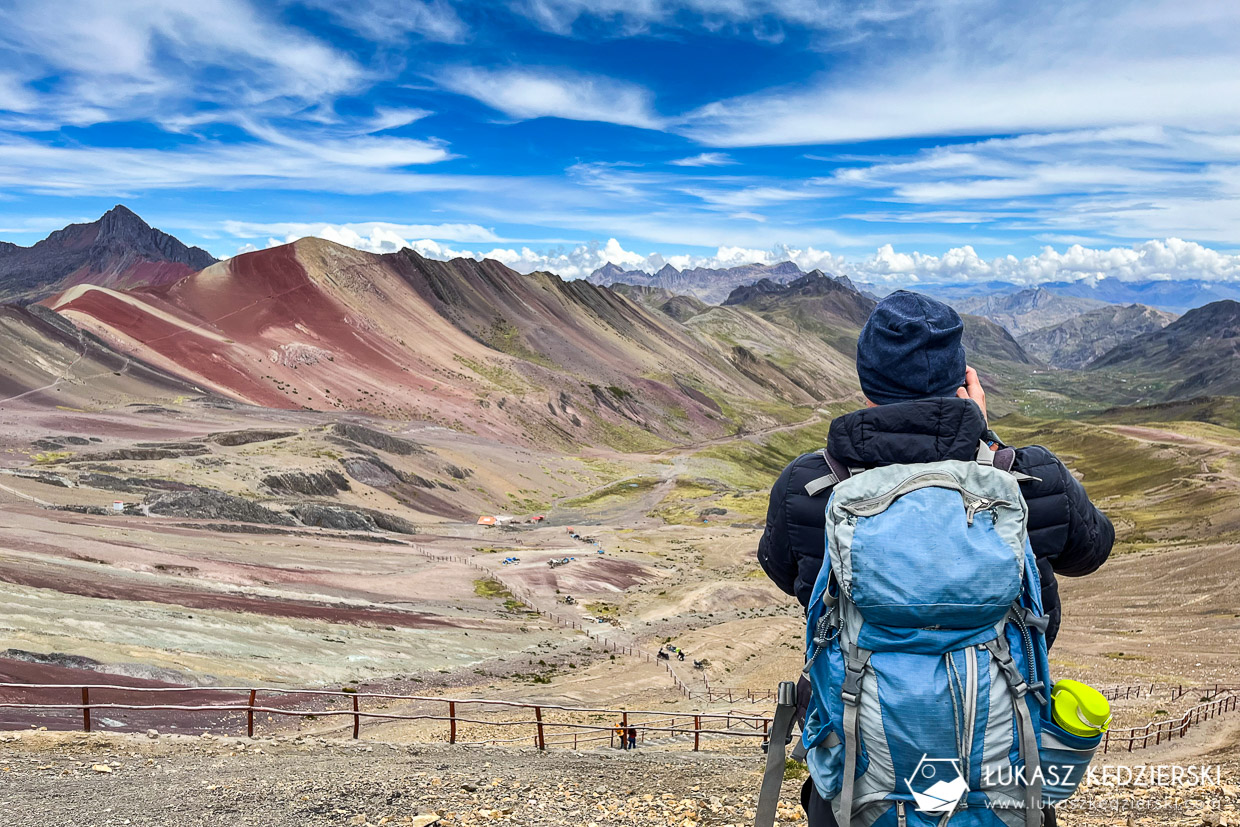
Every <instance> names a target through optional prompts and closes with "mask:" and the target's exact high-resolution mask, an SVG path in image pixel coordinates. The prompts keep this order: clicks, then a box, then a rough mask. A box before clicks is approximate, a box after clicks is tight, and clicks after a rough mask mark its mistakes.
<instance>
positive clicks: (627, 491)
mask: <svg viewBox="0 0 1240 827" xmlns="http://www.w3.org/2000/svg"><path fill="white" fill-rule="evenodd" d="M658 482H659V481H658V479H656V478H655V477H636V478H632V479H627V480H617V481H615V482H613V483H612V484H611V485H607V486H604V487H602V488H598V489H596V490H594V491H591V492H590V493H588V494H583V495H581V496H580V497H574V498H573V499H571V500H565V501H564V502H563V503H561V505H563V506H565V507H567V508H587V507H590V506H603V505H614V504H616V503H621V502H624V501H626V500H629V499H631V498H633V497H636V496H639V495H641V494H644V493H646V492H647V491H649V490H651V489H652V488H654V487H655V486H656V485H658Z"/></svg>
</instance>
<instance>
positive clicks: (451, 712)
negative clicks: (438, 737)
mask: <svg viewBox="0 0 1240 827" xmlns="http://www.w3.org/2000/svg"><path fill="white" fill-rule="evenodd" d="M448 743H449V744H455V743H456V701H448Z"/></svg>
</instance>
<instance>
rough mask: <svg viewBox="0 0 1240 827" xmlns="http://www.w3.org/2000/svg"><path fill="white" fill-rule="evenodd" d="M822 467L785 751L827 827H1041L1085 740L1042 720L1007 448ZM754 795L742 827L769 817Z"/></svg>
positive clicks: (1025, 551)
mask: <svg viewBox="0 0 1240 827" xmlns="http://www.w3.org/2000/svg"><path fill="white" fill-rule="evenodd" d="M824 458H825V459H826V460H827V463H828V465H829V466H830V467H831V469H832V473H831V475H830V476H829V477H825V478H823V479H821V480H816V481H815V482H813V483H810V486H807V489H812V488H817V489H818V491H821V490H826V489H828V488H829V489H831V496H830V499H829V500H828V502H827V506H826V516H827V520H826V555H825V559H824V562H823V566H822V569H821V571H820V573H819V575H818V579H817V581H816V583H815V586H814V591H813V595H812V597H811V599H810V603H809V606H808V607H807V630H806V647H807V652H806V665H805V675H806V676H807V677H808V678H809V681H810V684H811V686H812V691H811V693H810V698H809V705H808V709H807V712H806V715H805V720H804V722H803V723H802V733H801V744H800V745H799V747H798V750H797V751H796V752H795V753H794V754H797V753H800V752H801V751H804V754H805V756H806V762H807V764H808V766H809V771H810V776H811V780H812V783H813V784H814V786H815V787H816V788H817V792H818V794H819V795H820V796H822V798H824V799H826V800H828V801H830V802H831V805H832V809H833V811H834V814H835V817H836V820H837V821H838V822H839V825H840V827H870V826H871V825H874V826H875V827H907V825H917V826H918V827H921V826H922V825H925V827H929V826H930V825H938V827H948V826H949V827H999V826H1000V825H1007V827H1041V824H1042V808H1043V806H1044V805H1046V804H1048V803H1054V802H1056V801H1061V800H1063V799H1065V798H1067V797H1069V796H1070V795H1072V793H1073V792H1074V791H1075V789H1076V787H1077V785H1078V784H1079V783H1080V781H1081V778H1082V777H1083V776H1084V774H1085V770H1086V768H1087V767H1088V765H1089V761H1090V759H1091V758H1092V756H1093V753H1094V750H1095V749H1096V748H1097V746H1098V742H1099V740H1100V739H1101V736H1098V737H1096V738H1080V737H1078V736H1074V735H1072V734H1070V733H1068V732H1066V731H1064V730H1062V729H1061V728H1059V727H1058V726H1057V725H1056V724H1055V723H1054V722H1053V721H1052V720H1051V715H1050V707H1049V705H1048V703H1047V700H1048V699H1049V697H1050V690H1051V680H1050V676H1049V667H1048V663H1047V656H1046V638H1045V632H1046V627H1047V618H1046V617H1044V616H1043V613H1042V604H1041V587H1040V584H1039V581H1038V574H1037V567H1036V565H1035V561H1034V557H1033V552H1032V550H1031V548H1030V546H1029V539H1028V534H1027V529H1026V523H1027V519H1028V511H1027V507H1026V505H1025V502H1024V500H1023V498H1022V497H1021V493H1020V487H1019V480H1020V479H1022V478H1024V479H1028V478H1027V477H1023V475H1020V474H1016V473H1013V472H1012V470H1011V468H1012V461H1013V459H1014V452H1013V451H1012V449H1010V448H1005V449H1003V450H1001V451H999V452H998V453H997V454H996V452H994V451H992V450H991V449H990V448H989V447H988V446H986V445H985V444H983V445H982V446H981V448H980V450H979V453H978V459H977V461H976V462H961V461H958V460H945V461H942V462H932V463H924V464H917V465H890V466H885V467H880V468H874V469H870V470H863V469H851V470H850V469H848V468H846V467H843V466H842V465H841V464H840V463H839V462H837V461H836V460H835V459H834V458H832V457H830V456H827V455H826V453H825V452H824ZM810 493H817V491H814V490H810ZM786 687H790V684H785V685H784V687H781V688H786ZM783 700H784V701H785V704H784V705H786V701H787V699H783ZM787 717H788V716H787V715H786V714H785V715H784V717H783V718H782V719H781V717H780V709H779V708H777V712H776V726H774V727H773V729H772V735H771V740H770V744H771V745H777V746H778V757H777V758H775V757H772V755H771V754H772V753H775V752H776V750H774V749H771V748H770V747H768V768H770V767H773V766H774V765H775V764H776V763H777V761H778V763H781V764H782V761H783V746H784V743H785V741H784V739H783V738H781V737H780V735H779V733H777V732H776V730H777V729H779V728H780V726H787V727H789V728H788V732H790V731H791V729H790V726H791V725H790V723H789V722H787ZM767 787H768V785H767V784H765V783H764V789H763V791H764V793H766V792H767ZM776 797H777V792H776ZM766 798H767V799H768V800H766V801H765V802H764V801H763V800H761V799H760V801H759V804H760V806H759V814H758V815H759V818H758V824H759V825H762V823H763V820H764V819H763V815H764V814H765V812H766V811H767V810H770V811H772V815H773V810H774V805H773V803H772V802H771V801H770V800H769V796H766ZM764 803H765V805H766V806H763V804H764Z"/></svg>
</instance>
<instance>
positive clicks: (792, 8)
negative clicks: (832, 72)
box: [512, 0, 927, 41]
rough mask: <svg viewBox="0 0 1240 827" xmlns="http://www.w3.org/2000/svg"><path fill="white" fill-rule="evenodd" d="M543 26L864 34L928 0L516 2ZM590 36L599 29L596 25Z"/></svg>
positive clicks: (776, 35) (765, 36)
mask: <svg viewBox="0 0 1240 827" xmlns="http://www.w3.org/2000/svg"><path fill="white" fill-rule="evenodd" d="M512 5H513V8H515V9H516V10H517V11H518V12H520V13H523V14H524V15H526V16H527V17H529V18H530V19H531V20H533V21H534V22H535V23H537V24H538V25H540V26H542V27H543V28H544V29H546V30H548V31H551V32H555V33H557V34H563V35H567V34H571V33H572V31H573V27H574V25H575V24H576V23H577V21H578V20H580V19H581V18H592V19H594V20H599V21H605V22H606V23H609V24H611V25H610V26H609V27H606V28H603V29H602V30H601V31H602V36H606V35H608V34H610V35H611V36H613V37H622V36H630V35H634V34H638V33H641V32H646V31H649V30H650V29H652V28H655V27H668V28H681V27H694V28H700V29H703V30H705V31H710V32H718V31H720V30H721V29H724V28H731V29H733V30H736V31H738V32H739V31H742V30H744V31H746V32H747V33H748V34H752V35H753V36H754V37H757V38H759V39H762V40H775V41H778V40H779V39H780V37H781V35H782V26H783V25H785V24H791V25H794V26H802V27H806V28H809V29H813V30H819V31H830V32H836V33H847V36H848V37H849V38H850V39H855V38H857V37H861V36H863V34H864V33H865V32H866V31H867V30H868V29H869V28H871V27H874V26H878V25H882V24H884V23H889V22H891V21H892V20H896V19H899V18H901V17H905V16H908V15H910V14H912V13H913V12H915V11H916V10H917V9H919V8H920V7H923V6H925V5H927V3H926V0H904V1H903V2H899V1H898V0H869V2H866V3H855V2H848V0H637V2H634V1H633V0H515V2H514V3H513V4H512ZM590 34H591V35H592V36H599V30H598V29H597V28H592V29H591V30H590Z"/></svg>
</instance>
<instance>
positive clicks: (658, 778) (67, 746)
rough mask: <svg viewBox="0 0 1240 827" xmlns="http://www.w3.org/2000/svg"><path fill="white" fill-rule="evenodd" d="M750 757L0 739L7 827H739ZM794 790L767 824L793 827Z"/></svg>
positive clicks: (751, 790)
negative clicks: (432, 826)
mask: <svg viewBox="0 0 1240 827" xmlns="http://www.w3.org/2000/svg"><path fill="white" fill-rule="evenodd" d="M761 760H762V756H761V755H760V754H755V755H752V756H732V755H711V754H709V753H696V754H695V753H687V754H679V753H678V754H674V755H673V754H669V753H666V752H658V751H653V750H652V751H649V752H643V751H642V750H640V749H639V750H636V751H634V752H632V753H626V752H620V751H619V750H616V751H614V752H613V751H607V750H600V751H598V752H572V751H568V750H550V751H548V752H546V753H542V754H540V753H538V752H537V751H536V750H534V749H532V748H528V749H512V748H494V747H492V748H483V747H460V746H457V747H449V746H447V745H431V744H416V745H389V744H381V743H367V742H365V741H362V742H346V741H326V740H318V739H312V738H305V739H300V738H299V739H295V740H268V739H259V740H256V741H246V740H244V739H232V738H220V739H215V738H212V737H210V736H207V737H205V738H197V737H190V736H158V737H154V738H150V737H142V736H132V735H130V736H122V735H107V734H96V735H83V734H76V733H75V734H68V733H35V732H29V733H22V734H21V736H20V737H17V736H14V735H4V734H3V733H0V813H3V814H4V815H3V817H2V819H0V820H2V823H3V824H4V825H6V827H26V825H30V827H34V825H39V826H40V827H42V826H43V825H58V827H113V825H151V826H152V827H155V825H158V827H165V826H166V827H182V825H185V827H198V825H251V824H253V825H264V827H294V826H296V827H308V826H309V825H350V827H363V825H375V827H377V826H378V825H393V827H395V825H411V824H412V825H419V826H422V827H424V826H425V825H430V824H439V825H443V827H457V826H458V825H459V826H460V827H464V826H465V825H480V824H488V825H489V824H502V825H512V827H517V825H531V827H532V826H533V825H539V826H540V827H542V825H547V826H548V827H560V825H563V826H564V827H570V826H571V827H589V825H596V827H613V825H614V827H621V825H626V826H627V825H662V826H663V827H668V826H669V825H675V827H707V825H709V826H710V827H722V826H723V825H744V824H748V823H752V820H753V812H754V810H753V808H754V806H755V802H756V799H757V792H758V782H759V773H760V771H761V766H762V765H761ZM799 786H800V785H799V783H798V782H795V781H789V782H787V783H786V784H785V787H786V788H787V789H786V796H785V801H784V803H783V804H782V805H781V808H780V816H781V818H780V823H781V824H797V823H799V824H802V825H804V823H805V821H804V814H803V813H802V812H801V808H800V806H799V805H798V804H797V803H796V793H797V790H798V789H799Z"/></svg>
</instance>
